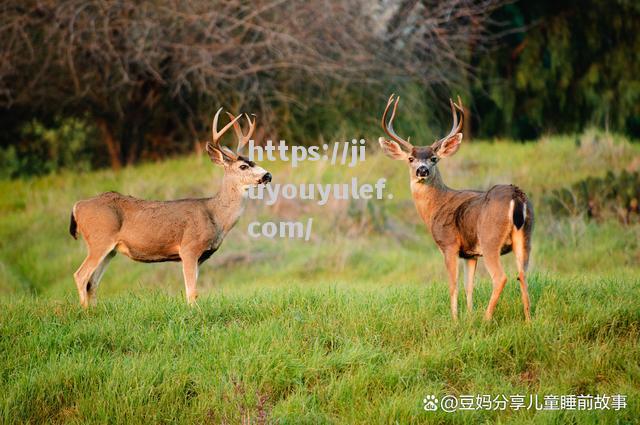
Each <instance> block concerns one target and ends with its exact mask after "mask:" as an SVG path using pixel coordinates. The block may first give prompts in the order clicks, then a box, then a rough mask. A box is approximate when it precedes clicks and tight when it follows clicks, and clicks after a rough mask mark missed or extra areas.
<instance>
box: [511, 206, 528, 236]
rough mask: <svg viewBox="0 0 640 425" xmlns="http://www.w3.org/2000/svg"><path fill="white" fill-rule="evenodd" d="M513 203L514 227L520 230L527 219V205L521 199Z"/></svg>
mask: <svg viewBox="0 0 640 425" xmlns="http://www.w3.org/2000/svg"><path fill="white" fill-rule="evenodd" d="M513 202H514V204H515V205H514V206H513V225H514V226H516V229H518V230H520V229H522V226H524V221H525V219H526V218H527V204H526V203H525V202H523V201H522V200H521V199H514V200H513Z"/></svg>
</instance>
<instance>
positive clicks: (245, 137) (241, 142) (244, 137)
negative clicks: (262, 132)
mask: <svg viewBox="0 0 640 425" xmlns="http://www.w3.org/2000/svg"><path fill="white" fill-rule="evenodd" d="M227 115H229V118H231V120H232V123H233V130H234V131H235V132H236V137H237V138H238V147H237V149H236V152H237V153H240V151H242V148H244V146H245V145H246V144H247V143H249V140H251V136H252V135H253V131H254V130H255V129H256V119H255V115H254V118H253V122H252V121H251V118H249V115H247V114H244V116H245V118H246V119H247V121H249V131H248V132H247V134H244V133H242V128H241V127H240V124H239V123H238V122H237V121H238V118H240V117H241V116H242V115H238V116H237V117H234V116H233V115H232V114H231V113H230V112H227Z"/></svg>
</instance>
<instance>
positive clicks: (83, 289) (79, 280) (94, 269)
mask: <svg viewBox="0 0 640 425" xmlns="http://www.w3.org/2000/svg"><path fill="white" fill-rule="evenodd" d="M87 246H88V249H89V253H88V254H87V258H85V259H84V261H83V262H82V264H81V265H80V267H79V268H78V270H76V272H75V273H74V274H73V278H74V280H75V281H76V287H77V288H78V295H79V296H80V304H81V305H82V307H84V308H87V307H89V301H90V298H91V296H92V295H93V294H94V292H93V291H94V289H93V288H92V286H93V283H92V281H94V280H97V281H98V282H99V280H100V277H102V273H104V267H105V266H106V264H104V265H103V263H104V262H105V259H106V258H107V257H108V256H110V255H111V253H112V251H113V248H114V244H109V245H106V244H103V245H102V246H95V245H93V246H92V245H89V244H87ZM107 262H108V260H107ZM99 269H100V270H99ZM96 278H97V279H96ZM95 286H97V285H95ZM92 292H93V293H92Z"/></svg>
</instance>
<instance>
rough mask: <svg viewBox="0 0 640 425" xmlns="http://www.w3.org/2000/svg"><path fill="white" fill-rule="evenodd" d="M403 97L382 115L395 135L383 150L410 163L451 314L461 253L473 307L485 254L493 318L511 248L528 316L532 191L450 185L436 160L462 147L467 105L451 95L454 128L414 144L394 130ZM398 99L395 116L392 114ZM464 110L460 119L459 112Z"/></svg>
mask: <svg viewBox="0 0 640 425" xmlns="http://www.w3.org/2000/svg"><path fill="white" fill-rule="evenodd" d="M399 100H400V97H395V95H393V94H392V95H391V97H389V101H388V102H387V106H386V108H385V110H384V114H383V115H382V128H383V129H384V131H385V133H386V134H387V135H388V136H389V137H390V138H391V139H393V140H386V139H385V138H383V137H380V139H379V140H378V142H379V143H380V146H381V147H382V150H383V151H384V152H385V154H386V155H387V156H389V157H390V158H392V159H397V160H402V161H405V162H406V163H407V165H408V166H409V172H410V175H411V194H412V197H413V201H414V203H415V205H416V208H417V210H418V214H420V217H421V218H422V220H423V221H424V222H425V224H426V225H427V227H428V228H429V230H430V231H431V235H432V236H433V239H434V240H435V242H436V244H437V245H438V248H439V249H440V251H441V252H442V254H443V255H444V261H445V265H446V267H447V271H448V273H449V296H450V298H451V300H450V301H451V314H452V316H453V318H454V319H457V317H458V257H460V258H464V259H465V261H466V264H465V265H466V267H465V269H466V273H465V274H466V276H465V292H466V295H467V310H468V311H469V312H470V311H471V310H472V309H473V295H472V293H473V278H474V274H475V270H476V265H477V261H478V257H481V256H484V260H485V265H486V267H487V270H488V271H489V274H490V275H491V279H492V281H493V291H492V293H491V299H490V300H489V306H488V307H487V311H486V313H485V319H487V320H490V319H491V317H492V316H493V311H494V309H495V307H496V303H497V302H498V298H499V297H500V293H501V292H502V289H503V288H504V285H505V283H506V282H507V276H506V275H505V273H504V270H503V269H502V265H501V264H500V256H501V255H503V254H506V253H508V252H510V251H513V252H514V253H515V257H516V263H517V267H518V280H519V281H520V290H521V292H522V304H523V305H524V315H525V318H526V320H527V321H529V320H531V317H530V313H529V292H528V290H527V281H526V278H525V272H526V271H527V266H528V263H529V254H530V253H531V232H532V230H533V207H532V205H531V202H530V201H529V200H528V199H527V196H526V195H525V194H524V192H522V191H521V190H520V189H519V188H517V187H516V186H513V185H497V186H493V187H492V188H491V189H489V190H488V191H487V192H481V191H475V190H454V189H450V188H449V187H447V186H446V185H445V184H444V182H443V181H442V178H441V176H440V172H439V171H438V167H437V163H438V161H440V160H441V159H442V158H446V157H449V156H451V155H453V154H454V153H456V152H457V151H458V148H459V147H460V142H462V133H461V132H460V129H461V128H462V121H463V120H464V109H463V106H462V102H461V100H460V98H459V97H458V103H457V104H456V103H454V102H453V101H452V100H449V103H450V104H451V113H452V115H453V125H452V126H451V131H450V132H449V134H447V135H446V136H445V137H443V138H442V139H440V140H438V141H436V142H434V143H433V144H431V145H430V146H413V145H412V144H411V143H409V141H408V139H407V140H404V139H403V138H401V137H400V136H398V135H397V134H396V132H395V131H394V130H393V119H394V118H395V115H396V109H397V107H398V101H399ZM391 104H393V111H392V112H391V117H390V118H389V119H388V120H387V115H388V113H389V109H390V107H391ZM456 110H457V111H459V112H460V114H461V116H460V121H459V122H458V114H457V113H456Z"/></svg>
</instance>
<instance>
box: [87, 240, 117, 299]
mask: <svg viewBox="0 0 640 425" xmlns="http://www.w3.org/2000/svg"><path fill="white" fill-rule="evenodd" d="M115 255H116V252H115V251H111V252H109V253H108V254H107V255H106V257H104V258H103V259H102V261H101V262H100V264H99V265H98V267H97V268H96V270H95V271H94V272H93V274H92V275H91V278H90V279H89V283H88V284H87V297H88V299H87V301H88V303H89V304H90V305H96V295H97V292H98V286H99V285H100V280H101V279H102V275H104V272H105V270H106V268H107V266H108V265H109V262H110V261H111V259H112V258H113V257H115Z"/></svg>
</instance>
